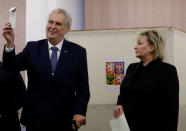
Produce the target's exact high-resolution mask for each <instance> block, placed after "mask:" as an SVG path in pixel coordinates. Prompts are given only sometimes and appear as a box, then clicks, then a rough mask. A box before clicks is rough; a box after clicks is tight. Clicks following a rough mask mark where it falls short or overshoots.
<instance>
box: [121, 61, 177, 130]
mask: <svg viewBox="0 0 186 131" xmlns="http://www.w3.org/2000/svg"><path fill="white" fill-rule="evenodd" d="M118 105H123V108H124V113H125V116H126V118H127V122H128V124H129V127H130V129H131V131H140V130H143V131H177V124H178V108H179V82H178V76H177V72H176V68H175V67H174V66H173V65H170V64H167V63H164V62H162V61H160V60H158V59H157V60H154V61H152V62H151V63H149V64H148V65H147V66H146V67H143V66H142V62H140V63H134V64H130V65H129V67H128V69H127V72H126V76H125V78H124V80H123V82H122V84H121V87H120V95H119V97H118Z"/></svg>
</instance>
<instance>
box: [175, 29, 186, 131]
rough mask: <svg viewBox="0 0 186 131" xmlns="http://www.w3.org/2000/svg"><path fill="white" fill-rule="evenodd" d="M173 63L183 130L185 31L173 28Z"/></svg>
mask: <svg viewBox="0 0 186 131" xmlns="http://www.w3.org/2000/svg"><path fill="white" fill-rule="evenodd" d="M173 38H174V47H173V48H174V65H175V66H176V68H177V72H178V77H179V84H180V112H179V131H185V129H186V125H185V121H186V97H185V93H186V58H185V50H186V33H184V32H181V31H178V30H174V37H173Z"/></svg>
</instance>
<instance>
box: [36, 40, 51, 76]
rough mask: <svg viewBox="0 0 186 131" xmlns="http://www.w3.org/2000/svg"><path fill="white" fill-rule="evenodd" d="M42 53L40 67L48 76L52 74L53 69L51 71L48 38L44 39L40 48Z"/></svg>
mask: <svg viewBox="0 0 186 131" xmlns="http://www.w3.org/2000/svg"><path fill="white" fill-rule="evenodd" d="M39 50H40V51H39V52H40V54H39V63H40V68H41V71H42V72H44V73H45V75H47V76H50V77H51V76H52V71H51V64H50V57H49V50H48V42H47V40H46V41H44V42H43V43H42V44H41V47H40V49H39Z"/></svg>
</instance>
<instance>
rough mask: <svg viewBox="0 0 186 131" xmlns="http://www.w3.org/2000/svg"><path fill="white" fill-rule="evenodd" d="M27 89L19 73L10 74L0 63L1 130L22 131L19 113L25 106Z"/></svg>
mask: <svg viewBox="0 0 186 131" xmlns="http://www.w3.org/2000/svg"><path fill="white" fill-rule="evenodd" d="M25 96H26V87H25V84H24V81H23V79H22V77H21V75H20V74H19V73H18V72H8V71H6V70H5V69H4V67H3V65H2V63H1V62H0V130H1V131H4V130H6V131H20V130H21V129H20V125H19V119H18V114H17V111H18V109H20V108H21V107H22V106H23V103H24V100H25Z"/></svg>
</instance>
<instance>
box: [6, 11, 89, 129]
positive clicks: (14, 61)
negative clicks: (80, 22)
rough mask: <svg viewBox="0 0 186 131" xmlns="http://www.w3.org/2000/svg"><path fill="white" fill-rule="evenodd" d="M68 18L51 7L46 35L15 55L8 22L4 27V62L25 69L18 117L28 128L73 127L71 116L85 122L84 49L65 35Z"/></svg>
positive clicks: (69, 23) (12, 34) (86, 94)
mask: <svg viewBox="0 0 186 131" xmlns="http://www.w3.org/2000/svg"><path fill="white" fill-rule="evenodd" d="M71 22H72V20H71V17H70V15H69V14H68V13H67V12H66V11H65V10H63V9H55V10H53V11H52V12H51V14H50V15H49V18H48V23H47V26H46V36H47V39H43V40H39V41H32V42H28V44H27V45H26V47H25V48H24V50H23V51H22V52H21V53H19V54H18V55H15V51H14V48H15V47H14V32H13V30H12V28H11V25H10V23H7V24H6V25H5V28H4V29H3V36H4V38H5V39H6V41H7V44H6V46H5V51H4V54H3V62H4V65H5V66H6V67H7V68H8V69H9V70H18V71H20V70H27V72H28V89H27V93H28V97H27V99H26V103H25V105H24V107H23V111H22V117H21V122H22V124H24V125H25V126H26V128H27V130H28V131H38V130H39V131H72V130H73V126H72V121H73V120H75V121H76V126H77V127H78V128H79V127H80V126H82V125H85V124H86V117H85V116H86V111H87V104H88V101H89V97H90V93H89V84H88V71H87V58H86V50H85V48H83V47H81V46H79V45H77V44H75V43H73V42H70V41H67V40H65V39H64V35H65V34H66V33H67V32H68V31H70V28H71Z"/></svg>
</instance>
